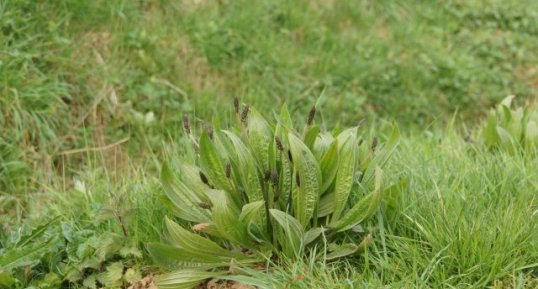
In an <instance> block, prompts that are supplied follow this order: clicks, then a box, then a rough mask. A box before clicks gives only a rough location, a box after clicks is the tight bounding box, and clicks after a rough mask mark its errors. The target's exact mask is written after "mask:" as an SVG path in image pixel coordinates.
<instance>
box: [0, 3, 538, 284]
mask: <svg viewBox="0 0 538 289" xmlns="http://www.w3.org/2000/svg"><path fill="white" fill-rule="evenodd" d="M536 11H538V5H537V4H536V1H532V0H522V1H496V0H488V1H427V2H424V1H407V2H405V3H404V2H398V3H396V2H394V1H366V0H362V1H321V0H319V1H295V2H289V1H256V3H255V4H254V3H252V2H251V1H220V2H215V3H214V2H210V1H187V0H185V1H169V0H160V1H151V0H142V1H122V0H117V1H104V0H99V1H91V2H88V1H75V0H54V1H45V2H40V3H37V2H35V1H31V0H17V1H5V0H4V1H2V0H0V31H1V32H0V221H1V223H2V227H1V228H2V230H0V256H5V254H4V253H6V252H8V251H9V252H23V251H24V252H27V251H29V250H30V249H33V250H34V249H35V250H34V251H33V253H32V254H30V255H28V258H26V259H21V260H22V261H21V260H19V261H20V263H19V264H21V265H20V266H19V267H17V269H16V270H15V271H14V275H13V276H15V277H16V278H17V279H18V280H19V281H18V282H19V283H17V284H15V285H13V284H12V286H14V287H20V288H24V287H27V286H34V288H57V287H63V288H84V286H86V285H88V284H89V283H88V284H84V281H83V280H84V279H79V280H76V281H68V280H67V279H65V275H66V272H65V266H67V265H73V266H75V265H81V264H82V263H84V258H86V257H87V258H90V257H92V256H93V255H92V254H94V253H91V254H90V253H88V255H87V256H86V255H84V256H83V257H84V258H82V257H80V256H81V255H77V254H76V253H74V252H73V251H71V250H70V249H68V248H75V247H76V248H79V247H81V246H82V247H84V246H86V245H84V244H85V242H83V241H80V240H79V241H73V240H75V239H76V238H75V239H71V240H69V238H67V237H66V236H65V234H63V233H62V226H63V227H66V226H67V225H65V224H68V225H69V226H68V227H69V228H72V230H73V231H75V232H77V234H79V235H80V236H90V235H91V236H95V238H96V239H100V238H101V236H106V235H107V234H110V233H114V234H117V235H119V236H125V230H127V232H128V233H127V237H126V238H124V239H125V240H127V243H129V244H132V245H133V246H134V247H136V248H138V249H139V250H140V251H141V252H142V256H141V257H134V256H132V255H126V256H122V255H121V254H117V253H115V252H112V253H110V254H108V255H107V256H105V257H106V258H104V259H102V260H100V262H101V263H99V266H94V267H97V268H89V267H88V268H85V269H84V270H86V271H84V270H83V271H84V274H85V276H86V277H88V276H91V274H93V273H95V274H96V276H97V275H99V274H104V275H106V274H109V275H111V274H112V273H113V272H114V271H113V269H114V266H112V264H114V263H117V262H123V263H122V264H123V266H125V269H129V268H134V269H136V270H137V271H139V272H141V274H145V273H149V272H153V273H157V272H159V270H160V269H158V268H156V267H155V266H154V265H153V263H152V261H151V259H149V258H148V257H147V255H146V252H145V251H144V244H146V243H147V242H156V241H159V239H160V235H161V233H162V229H163V228H162V227H163V223H162V220H163V217H164V215H167V214H168V215H169V211H168V209H167V208H168V207H167V206H166V201H165V200H164V199H163V194H162V192H161V186H160V184H159V181H158V170H159V168H160V165H161V162H162V161H163V160H165V159H179V158H183V157H184V156H185V154H191V153H192V152H191V151H189V150H188V149H186V146H187V145H188V143H189V141H188V140H187V139H186V138H185V136H184V135H183V133H182V129H181V126H182V115H189V116H192V117H193V119H194V122H195V126H196V127H198V128H203V127H204V126H207V124H208V123H210V122H211V120H212V118H214V119H219V120H220V121H222V122H223V123H226V122H227V121H228V120H229V119H230V117H231V113H232V112H231V103H232V99H233V97H234V96H239V97H240V99H241V100H242V101H243V102H246V103H249V104H252V105H255V106H256V107H257V108H258V109H259V110H261V111H262V112H263V113H264V114H265V115H268V116H269V115H270V114H271V112H272V111H273V110H277V109H278V108H279V107H280V105H281V104H282V103H283V102H287V103H288V105H289V107H290V111H291V112H292V114H293V115H292V116H293V117H294V118H295V119H296V120H299V121H301V120H302V117H301V116H304V115H306V114H307V112H308V110H309V109H310V108H311V106H312V105H313V104H314V103H316V102H318V108H319V109H320V112H321V115H322V117H323V120H324V122H325V123H326V124H328V125H329V126H330V127H337V126H343V125H349V124H353V123H355V122H356V121H357V120H359V119H361V118H363V117H365V116H367V117H368V121H367V125H366V126H367V127H369V128H370V129H371V133H372V134H374V133H375V134H376V135H378V136H379V137H380V138H381V139H384V135H385V134H384V132H385V125H384V124H385V120H387V119H392V120H395V121H396V122H398V123H399V125H400V130H401V131H402V133H403V137H402V142H401V144H400V147H399V149H398V150H397V152H396V155H395V157H394V159H393V160H392V161H391V162H390V164H389V167H388V168H387V172H386V174H387V176H389V178H390V180H391V181H393V182H396V181H398V180H408V182H409V184H408V186H407V190H406V193H405V194H404V196H403V197H402V199H401V200H400V212H399V213H391V212H390V211H387V212H380V213H379V216H378V217H377V218H375V219H374V220H372V222H371V223H369V224H368V227H369V229H370V230H371V231H372V232H373V235H374V244H373V246H372V247H371V248H370V249H369V250H368V252H367V253H366V254H365V255H362V256H360V257H358V258H356V259H349V260H346V261H345V262H342V263H332V264H321V263H319V262H314V261H313V260H308V258H307V260H306V261H305V262H304V264H303V263H294V264H286V265H281V266H277V267H276V268H275V269H274V271H273V272H272V275H271V278H274V280H276V281H275V282H280V283H276V284H277V285H275V286H276V287H279V286H281V285H282V286H283V284H288V286H289V287H290V288H331V286H333V288H342V287H344V286H347V288H362V287H371V288H379V287H382V286H385V287H387V288H440V287H442V288H445V287H448V288H485V287H486V288H535V287H537V286H538V284H537V283H538V269H537V266H538V245H537V243H536V242H535V241H533V240H536V239H538V220H537V218H538V203H537V202H538V198H537V195H538V188H537V185H536V184H535V183H536V182H535V181H533V180H536V179H537V173H536V171H538V163H537V159H536V157H535V156H534V155H532V154H526V153H515V154H510V153H507V152H502V151H495V150H488V149H486V148H485V146H483V145H481V143H480V142H479V141H478V140H474V141H475V142H474V143H473V142H467V141H465V140H464V138H465V136H466V134H467V132H465V131H464V129H463V128H466V127H468V128H471V129H476V128H477V127H478V125H479V123H481V121H482V120H483V117H484V116H485V114H486V113H487V112H488V110H489V109H490V108H491V107H493V106H494V105H495V104H496V103H497V102H498V101H500V100H501V99H503V98H504V97H505V96H507V95H510V94H515V95H516V96H517V97H516V99H515V102H516V103H515V105H516V106H522V105H525V104H527V105H529V107H531V106H530V104H531V103H532V102H535V101H536V99H538V94H537V87H538V71H536V69H535V67H536V65H538V56H537V55H536V53H535V51H538V40H537V39H538V38H537V37H536V36H537V35H538V14H537V12H536ZM228 107H229V108H230V109H227V108H228ZM56 216H57V217H58V219H57V220H56V219H55V221H54V222H53V223H51V224H49V225H48V226H47V227H46V228H45V229H44V231H43V232H41V231H39V230H37V231H36V228H40V227H39V226H41V225H43V224H46V223H47V221H49V220H52V219H54V217H56ZM66 228H67V227H66ZM84 234H87V235H84ZM28 236H33V237H32V238H28ZM81 238H82V237H81ZM84 238H85V237H84ZM103 238H104V237H103ZM28 240H29V241H28ZM77 240H78V239H77ZM43 242H50V243H47V244H50V246H48V247H47V246H46V247H44V248H40V247H39V244H40V243H43ZM21 244H24V245H25V246H21ZM129 246H130V245H129ZM129 246H127V247H129ZM90 247H91V246H90ZM25 250H26V251H25ZM80 250H82V249H80ZM75 251H76V250H75ZM82 251H83V250H82ZM1 258H2V257H0V259H1ZM88 260H89V259H88ZM86 264H88V263H86ZM0 271H2V270H1V269H0ZM90 272H91V274H90ZM107 272H108V273H107ZM111 272H112V273H111ZM84 274H83V275H84ZM253 274H254V276H255V277H256V278H257V279H258V280H262V281H266V282H269V281H270V280H269V279H268V277H267V275H264V274H260V273H259V272H253ZM104 275H103V276H104ZM54 276H56V277H54ZM2 278H4V275H2V274H0V280H2ZM90 281H91V280H90ZM90 281H87V282H90ZM90 283H91V282H90ZM278 284H280V285H278ZM47 286H48V287H47ZM86 287H87V288H88V287H89V288H91V286H86Z"/></svg>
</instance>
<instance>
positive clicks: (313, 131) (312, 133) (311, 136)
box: [304, 125, 319, 150]
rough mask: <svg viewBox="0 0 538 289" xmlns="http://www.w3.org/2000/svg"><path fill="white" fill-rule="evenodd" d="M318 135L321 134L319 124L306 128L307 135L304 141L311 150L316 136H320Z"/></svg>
mask: <svg viewBox="0 0 538 289" xmlns="http://www.w3.org/2000/svg"><path fill="white" fill-rule="evenodd" d="M318 135H319V126H318V125H313V126H310V127H309V128H308V129H307V130H306V133H305V136H304V143H305V145H306V146H307V147H308V148H309V149H311V150H313V149H314V142H315V141H316V138H317V137H318Z"/></svg>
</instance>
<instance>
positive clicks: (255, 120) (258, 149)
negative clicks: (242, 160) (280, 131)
mask: <svg viewBox="0 0 538 289" xmlns="http://www.w3.org/2000/svg"><path fill="white" fill-rule="evenodd" d="M248 141H249V145H250V148H251V151H252V154H253V155H254V158H255V159H256V160H257V161H258V165H259V168H260V170H261V171H262V172H266V171H267V170H269V169H270V158H271V157H270V154H271V152H270V150H271V148H272V144H273V132H272V130H271V126H270V125H269V124H268V123H267V121H266V120H265V118H263V117H262V116H261V115H260V114H259V113H258V112H257V111H255V110H253V111H252V112H251V114H250V116H249V120H248Z"/></svg>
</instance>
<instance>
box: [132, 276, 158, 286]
mask: <svg viewBox="0 0 538 289" xmlns="http://www.w3.org/2000/svg"><path fill="white" fill-rule="evenodd" d="M127 289H157V285H155V278H154V277H153V275H151V274H150V275H147V276H146V277H144V278H142V279H141V280H140V281H138V282H136V283H135V284H133V285H131V286H129V287H127Z"/></svg>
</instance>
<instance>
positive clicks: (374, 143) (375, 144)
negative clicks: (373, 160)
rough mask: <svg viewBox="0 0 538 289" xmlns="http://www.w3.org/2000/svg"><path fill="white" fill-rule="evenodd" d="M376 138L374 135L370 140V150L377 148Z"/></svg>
mask: <svg viewBox="0 0 538 289" xmlns="http://www.w3.org/2000/svg"><path fill="white" fill-rule="evenodd" d="M377 142H378V141H377V138H376V137H374V139H373V140H372V150H373V151H375V149H376V148H377Z"/></svg>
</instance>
